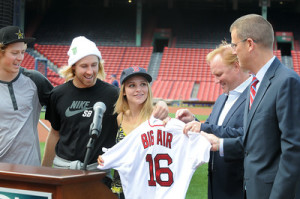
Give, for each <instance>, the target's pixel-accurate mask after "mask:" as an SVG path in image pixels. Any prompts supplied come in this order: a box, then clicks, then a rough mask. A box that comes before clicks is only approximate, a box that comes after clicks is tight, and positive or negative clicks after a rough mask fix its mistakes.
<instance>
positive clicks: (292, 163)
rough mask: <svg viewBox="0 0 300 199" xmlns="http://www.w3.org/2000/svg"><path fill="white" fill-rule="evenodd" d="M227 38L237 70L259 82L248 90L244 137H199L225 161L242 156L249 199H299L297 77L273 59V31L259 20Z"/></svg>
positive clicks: (240, 25)
mask: <svg viewBox="0 0 300 199" xmlns="http://www.w3.org/2000/svg"><path fill="white" fill-rule="evenodd" d="M230 32H231V39H232V44H231V46H232V48H233V53H234V54H236V55H237V57H238V59H239V62H240V65H241V67H242V68H244V69H247V70H249V71H250V72H252V73H253V74H254V75H255V77H256V79H257V80H258V81H257V80H254V81H253V82H258V83H257V84H256V85H253V86H252V85H251V86H250V88H249V89H248V97H247V101H246V106H245V115H244V135H243V136H242V137H240V138H235V139H233V138H227V139H222V138H221V139H219V138H217V137H215V136H213V135H211V134H205V133H203V132H202V134H203V135H205V136H206V137H207V138H208V139H209V140H210V142H211V143H212V150H215V151H216V150H218V149H219V147H220V149H223V151H224V158H225V160H226V159H227V160H231V159H236V158H239V157H241V156H244V184H245V193H246V194H245V196H246V197H247V198H248V199H257V198H259V199H265V198H271V199H283V198H284V199H294V198H299V197H300V196H296V191H297V188H296V187H297V184H298V186H299V177H300V169H299V166H300V120H299V118H300V103H299V102H300V77H299V75H298V74H297V73H295V72H294V71H293V70H290V69H288V68H287V67H285V66H284V65H282V64H281V63H280V61H279V60H278V59H277V58H276V57H275V56H274V55H273V42H274V32H273V28H272V25H271V24H270V23H269V22H268V21H267V20H265V19H264V18H263V17H262V16H260V15H255V14H250V15H246V16H243V17H241V18H239V19H237V20H236V21H235V22H234V23H233V24H232V25H231V27H230ZM251 87H252V88H251ZM250 90H251V98H252V99H253V98H254V101H253V103H251V102H252V99H251V102H250Z"/></svg>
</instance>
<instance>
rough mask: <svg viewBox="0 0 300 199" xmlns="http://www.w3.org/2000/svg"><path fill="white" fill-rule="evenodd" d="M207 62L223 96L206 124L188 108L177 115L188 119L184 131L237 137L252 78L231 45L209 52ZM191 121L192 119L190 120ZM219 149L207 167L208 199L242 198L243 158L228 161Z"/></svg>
mask: <svg viewBox="0 0 300 199" xmlns="http://www.w3.org/2000/svg"><path fill="white" fill-rule="evenodd" d="M207 62H208V65H209V66H210V69H211V73H212V74H213V75H214V77H215V80H216V83H218V84H220V85H221V88H222V90H223V92H224V93H223V94H222V95H220V96H219V97H218V99H217V101H216V103H215V105H214V107H213V110H212V112H211V114H210V116H209V117H208V119H207V120H206V122H205V123H203V124H201V123H200V122H197V121H192V120H194V118H193V114H192V113H191V112H190V111H189V110H188V109H180V110H178V111H177V112H176V118H178V119H180V120H182V121H184V122H189V123H187V124H186V126H185V128H184V132H185V133H186V132H187V131H189V130H191V131H195V132H200V130H201V131H205V132H208V133H213V134H215V135H217V136H218V137H224V138H227V137H238V136H241V135H243V133H244V131H243V115H244V110H245V108H244V107H245V101H246V96H247V92H245V90H246V88H247V86H248V85H249V84H250V82H251V79H252V78H251V77H250V75H249V73H248V72H247V71H244V70H242V69H241V68H240V66H239V63H238V61H237V56H236V55H233V54H232V49H231V48H230V45H226V44H221V45H220V46H219V47H218V48H217V49H215V50H213V51H212V52H210V53H209V54H208V55H207ZM190 121H192V122H190ZM215 153H217V152H211V154H210V160H209V166H208V174H209V175H208V198H209V199H241V198H243V172H244V171H243V158H241V159H239V160H237V161H234V162H225V161H224V158H222V157H220V156H219V155H218V154H215Z"/></svg>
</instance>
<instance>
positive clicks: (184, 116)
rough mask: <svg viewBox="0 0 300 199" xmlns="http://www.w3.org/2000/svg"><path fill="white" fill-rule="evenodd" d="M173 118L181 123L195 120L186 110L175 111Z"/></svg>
mask: <svg viewBox="0 0 300 199" xmlns="http://www.w3.org/2000/svg"><path fill="white" fill-rule="evenodd" d="M175 118H176V119H179V120H181V121H183V122H184V123H188V122H192V121H194V120H195V118H194V115H193V114H192V112H191V111H190V110H188V109H179V110H177V111H176V114H175Z"/></svg>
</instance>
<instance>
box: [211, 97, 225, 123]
mask: <svg viewBox="0 0 300 199" xmlns="http://www.w3.org/2000/svg"><path fill="white" fill-rule="evenodd" d="M226 100H227V95H225V94H222V95H221V96H220V97H219V100H218V101H217V102H216V104H215V106H214V109H215V110H214V111H212V113H214V114H212V115H211V118H210V122H211V123H212V124H218V120H219V116H220V114H221V112H222V110H223V107H224V104H225V102H226Z"/></svg>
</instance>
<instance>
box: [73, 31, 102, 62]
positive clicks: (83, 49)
mask: <svg viewBox="0 0 300 199" xmlns="http://www.w3.org/2000/svg"><path fill="white" fill-rule="evenodd" d="M68 55H69V60H68V65H69V66H73V64H75V63H76V62H77V61H79V60H80V59H82V58H83V57H85V56H88V55H96V56H97V57H99V59H100V60H101V59H102V57H101V53H100V51H99V49H98V48H97V46H96V44H95V43H94V42H92V41H90V40H88V39H87V38H85V37H83V36H80V37H75V38H74V39H73V41H72V44H71V47H70V49H69V51H68Z"/></svg>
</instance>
